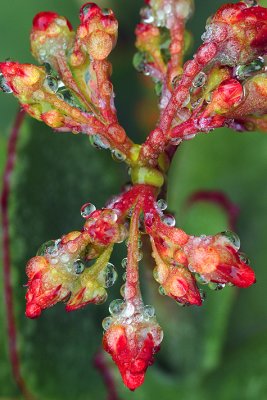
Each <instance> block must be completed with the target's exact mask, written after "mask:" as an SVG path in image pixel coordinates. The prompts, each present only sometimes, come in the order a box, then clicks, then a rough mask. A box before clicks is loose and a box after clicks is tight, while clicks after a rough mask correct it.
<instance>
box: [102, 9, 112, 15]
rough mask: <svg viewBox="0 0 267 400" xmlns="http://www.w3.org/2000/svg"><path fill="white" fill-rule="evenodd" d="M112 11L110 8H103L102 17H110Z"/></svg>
mask: <svg viewBox="0 0 267 400" xmlns="http://www.w3.org/2000/svg"><path fill="white" fill-rule="evenodd" d="M112 14H113V11H112V10H111V9H110V8H103V9H102V15H112Z"/></svg>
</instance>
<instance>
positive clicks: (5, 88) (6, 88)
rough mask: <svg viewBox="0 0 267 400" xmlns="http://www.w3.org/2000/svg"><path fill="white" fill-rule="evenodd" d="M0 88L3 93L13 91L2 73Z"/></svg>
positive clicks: (0, 74) (0, 75)
mask: <svg viewBox="0 0 267 400" xmlns="http://www.w3.org/2000/svg"><path fill="white" fill-rule="evenodd" d="M0 89H1V90H2V92H4V93H13V90H12V89H11V87H10V86H9V85H8V84H7V81H6V79H5V77H4V75H3V74H2V73H0Z"/></svg>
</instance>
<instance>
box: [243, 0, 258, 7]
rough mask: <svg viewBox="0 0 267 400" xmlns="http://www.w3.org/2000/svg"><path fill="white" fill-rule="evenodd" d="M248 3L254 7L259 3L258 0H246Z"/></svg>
mask: <svg viewBox="0 0 267 400" xmlns="http://www.w3.org/2000/svg"><path fill="white" fill-rule="evenodd" d="M244 1H245V3H246V5H247V6H249V7H254V6H257V5H258V2H257V0H244Z"/></svg>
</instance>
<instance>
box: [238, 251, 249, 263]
mask: <svg viewBox="0 0 267 400" xmlns="http://www.w3.org/2000/svg"><path fill="white" fill-rule="evenodd" d="M239 258H240V260H241V261H242V262H243V263H245V264H247V265H250V259H249V258H248V256H247V255H246V254H245V253H242V252H241V253H239Z"/></svg>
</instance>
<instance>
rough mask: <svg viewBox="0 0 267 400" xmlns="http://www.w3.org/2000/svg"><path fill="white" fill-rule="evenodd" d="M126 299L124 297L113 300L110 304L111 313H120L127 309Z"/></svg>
mask: <svg viewBox="0 0 267 400" xmlns="http://www.w3.org/2000/svg"><path fill="white" fill-rule="evenodd" d="M125 307H126V305H125V301H124V300H122V299H116V300H113V301H112V302H111V303H110V305H109V312H110V314H111V315H119V314H121V313H122V311H123V310H124V309H125Z"/></svg>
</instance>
